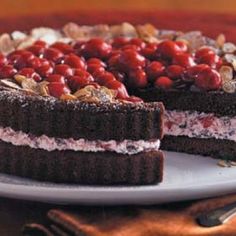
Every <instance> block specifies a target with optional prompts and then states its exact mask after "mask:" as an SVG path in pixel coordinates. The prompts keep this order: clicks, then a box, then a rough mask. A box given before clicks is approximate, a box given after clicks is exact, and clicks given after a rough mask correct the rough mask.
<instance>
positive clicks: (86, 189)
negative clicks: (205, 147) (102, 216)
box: [0, 152, 236, 205]
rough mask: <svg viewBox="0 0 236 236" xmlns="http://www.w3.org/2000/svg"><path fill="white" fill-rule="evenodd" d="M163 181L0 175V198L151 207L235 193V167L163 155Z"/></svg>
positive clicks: (196, 157) (191, 156) (213, 161)
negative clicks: (111, 182) (100, 182)
mask: <svg viewBox="0 0 236 236" xmlns="http://www.w3.org/2000/svg"><path fill="white" fill-rule="evenodd" d="M165 154H166V160H165V171H164V173H165V174H164V181H163V183H161V184H159V185H153V186H136V187H100V186H96V187H94V186H79V185H65V184H52V183H42V182H36V181H31V180H28V179H23V178H17V177H13V176H9V175H3V174H1V175H0V195H1V196H5V197H10V198H18V199H27V200H35V201H44V202H54V203H63V204H75V203H78V204H97V205H98V204H154V203H164V202H173V201H181V200H190V199H198V198H204V197H211V196H219V195H222V194H226V193H232V192H236V167H231V168H222V167H219V166H217V162H218V161H217V160H214V159H211V158H206V157H199V156H193V155H188V154H182V153H174V152H166V153H165Z"/></svg>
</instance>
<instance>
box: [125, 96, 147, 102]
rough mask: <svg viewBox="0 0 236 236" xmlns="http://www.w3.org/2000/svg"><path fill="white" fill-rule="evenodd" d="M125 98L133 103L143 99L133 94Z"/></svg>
mask: <svg viewBox="0 0 236 236" xmlns="http://www.w3.org/2000/svg"><path fill="white" fill-rule="evenodd" d="M125 100H126V101H129V102H133V103H137V102H143V100H142V99H141V98H139V97H135V96H130V97H127V98H125Z"/></svg>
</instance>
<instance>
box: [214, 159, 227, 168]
mask: <svg viewBox="0 0 236 236" xmlns="http://www.w3.org/2000/svg"><path fill="white" fill-rule="evenodd" d="M217 165H218V166H220V167H230V165H229V163H228V162H227V161H224V160H220V161H218V163H217Z"/></svg>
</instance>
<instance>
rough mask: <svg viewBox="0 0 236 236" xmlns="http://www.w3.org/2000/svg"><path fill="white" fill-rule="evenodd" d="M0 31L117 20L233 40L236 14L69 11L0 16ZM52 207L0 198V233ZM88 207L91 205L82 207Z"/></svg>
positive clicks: (38, 218)
mask: <svg viewBox="0 0 236 236" xmlns="http://www.w3.org/2000/svg"><path fill="white" fill-rule="evenodd" d="M0 21H1V27H0V32H5V31H8V32H10V31H13V30H15V29H20V30H29V29H30V28H32V27H36V26H41V25H45V26H52V27H60V26H62V25H63V24H65V23H66V22H68V21H75V22H77V23H80V24H95V23H110V24H114V23H120V22H123V21H130V22H132V23H135V24H139V23H145V22H151V23H153V24H155V25H156V26H157V27H159V28H168V29H177V30H192V29H195V30H196V29H201V30H202V31H203V32H204V33H205V34H207V35H209V36H211V37H216V36H217V35H218V34H219V33H224V34H225V35H226V36H227V38H228V39H229V40H232V41H234V42H236V27H235V26H236V16H234V15H228V14H209V13H201V14H199V13H192V12H182V13H179V12H178V13H176V12H156V11H152V12H151V11H142V12H132V14H131V13H129V12H119V11H117V12H111V11H106V12H97V11H94V12H91V11H90V12H88V11H81V12H80V13H78V12H69V13H66V14H65V13H64V14H59V13H57V14H50V15H47V14H45V15H42V16H36V15H35V16H31V17H29V16H27V17H19V16H14V17H7V18H6V17H1V15H0ZM52 207H55V206H52V205H49V204H42V203H35V202H26V201H20V200H9V199H4V198H0V235H4V236H8V235H10V236H12V235H19V230H20V228H21V227H22V225H23V224H24V223H26V222H34V221H36V222H40V221H42V220H43V219H44V217H45V215H46V212H47V210H48V209H50V208H52ZM83 209H86V210H88V209H90V210H91V209H92V208H83Z"/></svg>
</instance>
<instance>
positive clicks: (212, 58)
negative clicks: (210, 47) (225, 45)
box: [198, 53, 220, 68]
mask: <svg viewBox="0 0 236 236" xmlns="http://www.w3.org/2000/svg"><path fill="white" fill-rule="evenodd" d="M219 62H220V58H219V56H218V55H216V54H213V53H208V54H205V55H203V56H202V57H200V58H199V59H198V63H201V64H207V65H209V66H211V67H213V68H216V67H217V64H218V63H219Z"/></svg>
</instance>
